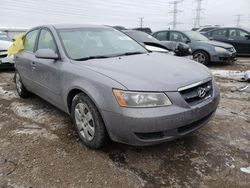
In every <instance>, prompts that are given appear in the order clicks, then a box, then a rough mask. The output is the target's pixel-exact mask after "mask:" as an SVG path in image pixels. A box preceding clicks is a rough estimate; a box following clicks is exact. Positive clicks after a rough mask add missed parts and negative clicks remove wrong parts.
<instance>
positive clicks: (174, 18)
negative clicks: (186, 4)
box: [169, 0, 183, 29]
mask: <svg viewBox="0 0 250 188" xmlns="http://www.w3.org/2000/svg"><path fill="white" fill-rule="evenodd" d="M182 1H183V0H175V1H171V2H170V3H169V4H172V5H173V10H172V11H171V12H169V13H171V14H173V21H172V22H170V24H172V29H175V28H176V25H177V24H180V23H179V22H177V14H178V12H182V11H181V10H178V4H179V3H181V2H182Z"/></svg>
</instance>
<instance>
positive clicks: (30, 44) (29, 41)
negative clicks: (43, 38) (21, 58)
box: [24, 30, 39, 52]
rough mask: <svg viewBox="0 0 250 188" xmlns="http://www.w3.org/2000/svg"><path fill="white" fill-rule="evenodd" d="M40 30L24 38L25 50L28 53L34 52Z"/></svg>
mask: <svg viewBox="0 0 250 188" xmlns="http://www.w3.org/2000/svg"><path fill="white" fill-rule="evenodd" d="M38 31H39V30H34V31H31V32H29V33H27V34H26V36H25V38H24V50H25V51H27V52H34V47H35V43H36V37H37V34H38Z"/></svg>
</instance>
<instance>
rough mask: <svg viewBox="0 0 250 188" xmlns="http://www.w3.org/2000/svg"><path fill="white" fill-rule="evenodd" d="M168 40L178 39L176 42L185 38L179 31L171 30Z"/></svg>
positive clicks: (185, 39) (183, 40)
mask: <svg viewBox="0 0 250 188" xmlns="http://www.w3.org/2000/svg"><path fill="white" fill-rule="evenodd" d="M169 38H170V41H178V42H185V41H187V38H186V37H185V36H184V35H183V34H182V33H180V32H176V31H171V32H170V36H169Z"/></svg>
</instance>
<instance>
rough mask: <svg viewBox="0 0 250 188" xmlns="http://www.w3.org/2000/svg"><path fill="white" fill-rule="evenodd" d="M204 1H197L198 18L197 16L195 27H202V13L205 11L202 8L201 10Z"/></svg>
mask: <svg viewBox="0 0 250 188" xmlns="http://www.w3.org/2000/svg"><path fill="white" fill-rule="evenodd" d="M202 1H203V0H196V2H197V7H196V9H195V11H196V16H195V19H194V27H200V26H201V24H200V23H201V11H202V10H203V9H202V8H201V2H202Z"/></svg>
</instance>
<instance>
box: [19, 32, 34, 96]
mask: <svg viewBox="0 0 250 188" xmlns="http://www.w3.org/2000/svg"><path fill="white" fill-rule="evenodd" d="M38 32H39V29H36V30H32V31H30V32H28V33H27V34H26V35H25V37H24V50H23V51H22V52H20V53H19V54H18V55H17V56H16V57H15V63H16V65H15V66H16V69H17V71H18V72H19V74H20V76H21V79H22V82H23V84H24V85H25V87H26V88H27V89H28V90H30V91H32V90H33V81H32V62H33V61H34V60H35V54H34V50H35V49H34V48H35V44H36V40H37V36H38Z"/></svg>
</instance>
